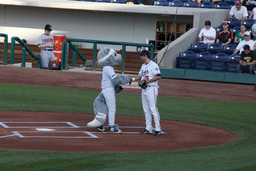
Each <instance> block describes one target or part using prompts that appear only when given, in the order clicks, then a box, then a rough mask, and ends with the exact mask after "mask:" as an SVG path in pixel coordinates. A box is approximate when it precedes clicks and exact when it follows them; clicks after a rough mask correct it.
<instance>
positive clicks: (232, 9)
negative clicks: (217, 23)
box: [229, 6, 235, 15]
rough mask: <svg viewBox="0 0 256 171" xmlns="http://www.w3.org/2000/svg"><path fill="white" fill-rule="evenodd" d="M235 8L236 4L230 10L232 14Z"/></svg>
mask: <svg viewBox="0 0 256 171" xmlns="http://www.w3.org/2000/svg"><path fill="white" fill-rule="evenodd" d="M234 8H235V6H233V7H232V8H231V10H230V12H229V14H230V15H234Z"/></svg>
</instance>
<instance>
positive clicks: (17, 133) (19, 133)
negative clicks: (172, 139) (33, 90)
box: [0, 122, 165, 139]
mask: <svg viewBox="0 0 256 171" xmlns="http://www.w3.org/2000/svg"><path fill="white" fill-rule="evenodd" d="M44 123H45V124H59V123H64V124H67V125H69V126H67V127H66V126H64V127H63V126H49V125H48V126H37V125H34V126H26V125H27V124H44ZM11 124H24V126H11ZM0 126H2V127H3V128H6V129H16V128H17V129H19V128H35V129H36V131H17V130H16V131H11V133H12V134H11V135H4V136H0V138H7V137H13V136H17V137H19V138H74V139H75V138H99V137H98V136H96V135H95V134H105V133H108V132H107V131H106V132H89V131H56V130H55V129H51V128H58V129H63V128H65V129H75V128H91V127H87V126H78V125H76V124H74V123H72V122H0ZM104 127H106V128H107V127H108V126H104ZM119 128H121V129H122V128H126V129H144V128H145V127H143V126H119ZM26 133H36V134H38V133H49V134H54V133H56V134H57V133H66V134H69V133H71V134H74V133H83V134H85V136H47V135H45V136H40V135H36V136H31V135H30V136H28V135H24V134H26ZM122 133H123V134H140V132H122ZM162 134H165V132H162Z"/></svg>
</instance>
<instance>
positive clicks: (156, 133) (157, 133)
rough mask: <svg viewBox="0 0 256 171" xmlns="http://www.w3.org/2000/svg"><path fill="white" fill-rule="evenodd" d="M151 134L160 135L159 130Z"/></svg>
mask: <svg viewBox="0 0 256 171" xmlns="http://www.w3.org/2000/svg"><path fill="white" fill-rule="evenodd" d="M153 135H154V136H160V135H161V131H156V132H155V133H154V134H153Z"/></svg>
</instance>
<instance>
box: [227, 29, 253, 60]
mask: <svg viewBox="0 0 256 171" xmlns="http://www.w3.org/2000/svg"><path fill="white" fill-rule="evenodd" d="M244 38H245V40H243V41H241V42H240V43H239V44H238V45H237V47H236V49H235V50H234V52H233V54H232V55H234V54H236V53H237V52H238V51H240V54H241V53H242V51H244V49H243V47H244V46H245V45H249V46H250V49H251V50H254V44H255V41H253V40H251V34H250V32H249V31H246V32H245V33H244Z"/></svg>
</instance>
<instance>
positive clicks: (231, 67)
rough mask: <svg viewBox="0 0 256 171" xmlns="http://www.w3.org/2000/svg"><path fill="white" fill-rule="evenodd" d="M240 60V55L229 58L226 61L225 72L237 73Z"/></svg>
mask: <svg viewBox="0 0 256 171" xmlns="http://www.w3.org/2000/svg"><path fill="white" fill-rule="evenodd" d="M239 60H240V54H239V53H237V54H235V55H232V56H229V59H228V60H227V62H226V63H227V71H228V72H238V70H237V65H238V63H239Z"/></svg>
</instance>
